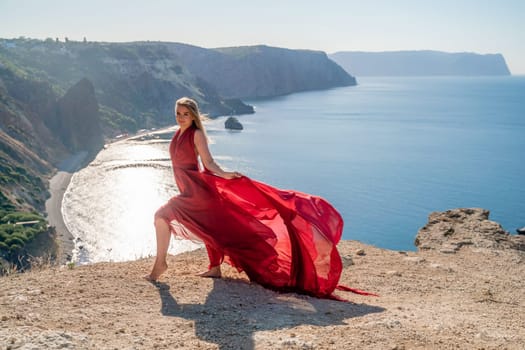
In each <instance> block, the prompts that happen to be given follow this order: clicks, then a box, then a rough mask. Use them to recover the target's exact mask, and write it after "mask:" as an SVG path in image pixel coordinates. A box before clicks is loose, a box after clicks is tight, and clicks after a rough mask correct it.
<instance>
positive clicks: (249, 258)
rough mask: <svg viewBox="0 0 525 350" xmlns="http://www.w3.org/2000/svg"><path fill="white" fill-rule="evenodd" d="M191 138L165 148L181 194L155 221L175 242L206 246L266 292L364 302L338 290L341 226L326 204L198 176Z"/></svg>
mask: <svg viewBox="0 0 525 350" xmlns="http://www.w3.org/2000/svg"><path fill="white" fill-rule="evenodd" d="M195 130H196V129H195V127H194V126H191V127H190V128H188V129H186V131H185V132H183V133H182V134H181V133H180V129H179V130H178V131H177V132H176V133H175V135H174V137H173V139H172V141H171V143H170V157H171V161H172V166H173V171H174V175H175V181H176V183H177V186H178V188H179V191H180V194H179V195H178V196H175V197H173V198H171V199H170V200H169V201H168V202H167V203H166V204H165V205H163V206H162V207H161V208H160V209H159V210H158V211H157V212H156V213H155V216H156V217H160V218H163V219H164V220H166V221H167V222H168V223H169V224H170V228H171V232H172V233H173V234H174V235H175V236H178V237H181V238H186V239H191V240H194V241H202V242H204V243H205V244H206V247H207V248H208V251H209V254H210V252H211V255H210V259H217V255H218V256H219V260H220V261H219V262H221V261H222V260H224V261H225V262H227V263H229V264H230V265H232V266H234V267H235V268H237V269H238V270H239V271H245V272H246V274H247V275H248V277H249V278H250V280H251V281H254V282H256V283H258V284H261V285H262V286H264V287H266V288H269V289H273V290H278V291H294V292H300V293H305V294H309V295H312V296H316V297H320V298H332V299H339V298H338V297H337V296H334V295H333V291H334V289H336V288H339V289H342V290H350V291H353V292H356V293H360V294H369V293H366V292H362V291H359V290H355V289H351V288H348V287H344V286H338V282H339V278H340V275H341V271H342V263H341V258H340V256H339V253H338V251H337V248H336V245H337V243H338V242H339V240H340V239H341V234H342V229H343V220H342V218H341V215H340V214H339V213H338V212H337V210H335V208H334V207H333V206H332V205H331V204H330V203H328V202H327V201H326V200H324V199H322V198H320V197H317V196H312V195H309V194H305V193H301V192H297V191H289V190H281V189H277V188H274V187H271V186H269V185H267V184H264V183H261V182H257V181H254V180H252V179H249V178H248V177H245V176H243V177H241V178H236V179H232V180H226V179H223V178H221V177H218V176H215V175H213V174H212V173H211V172H209V171H207V170H206V169H205V170H203V171H200V170H199V166H198V160H197V155H196V151H195V145H194V134H195ZM179 135H180V137H179ZM212 255H214V256H215V257H214V256H212Z"/></svg>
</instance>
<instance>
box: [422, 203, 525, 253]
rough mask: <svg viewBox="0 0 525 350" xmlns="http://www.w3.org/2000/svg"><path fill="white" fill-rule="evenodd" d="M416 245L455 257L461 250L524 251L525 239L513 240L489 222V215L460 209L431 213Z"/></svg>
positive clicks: (513, 238) (482, 210) (496, 225)
mask: <svg viewBox="0 0 525 350" xmlns="http://www.w3.org/2000/svg"><path fill="white" fill-rule="evenodd" d="M415 245H416V246H417V247H418V248H419V250H439V251H440V252H442V253H455V252H456V251H458V250H459V249H460V248H461V247H462V246H465V245H468V246H473V247H476V248H488V249H515V250H520V251H523V250H525V237H523V236H513V235H510V234H509V233H508V232H506V231H505V230H504V229H503V228H502V227H501V225H500V224H498V223H497V222H494V221H491V220H489V211H488V210H485V209H481V208H459V209H452V210H447V211H445V212H433V213H431V214H430V215H429V218H428V223H427V224H426V225H425V226H424V227H423V228H421V229H420V230H419V232H418V233H417V236H416V240H415Z"/></svg>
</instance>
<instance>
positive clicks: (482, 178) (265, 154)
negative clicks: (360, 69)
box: [62, 76, 525, 263]
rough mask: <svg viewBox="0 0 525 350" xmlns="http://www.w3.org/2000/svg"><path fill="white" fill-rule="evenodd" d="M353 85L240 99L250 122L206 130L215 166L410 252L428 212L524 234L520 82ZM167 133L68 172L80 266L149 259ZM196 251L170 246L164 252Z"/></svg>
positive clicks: (523, 81)
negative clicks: (318, 200) (476, 216)
mask: <svg viewBox="0 0 525 350" xmlns="http://www.w3.org/2000/svg"><path fill="white" fill-rule="evenodd" d="M357 80H358V85H356V86H350V87H342V88H334V89H329V90H322V91H309V92H301V93H295V94H290V95H286V96H281V97H276V98H271V99H259V100H249V101H245V102H246V103H248V104H251V105H253V106H254V107H255V111H256V113H255V114H251V115H241V116H238V117H237V118H238V119H239V121H240V122H241V123H242V124H243V126H244V129H243V130H242V131H229V130H226V129H225V128H224V121H225V120H226V118H227V117H226V116H225V117H219V118H215V119H210V120H208V121H207V122H206V124H205V125H206V128H207V134H208V137H209V142H210V149H211V152H212V154H213V155H214V158H215V160H216V161H217V162H218V163H219V164H221V165H222V166H223V168H225V169H228V170H237V171H240V172H242V173H243V174H245V175H247V176H249V177H251V178H253V179H256V180H259V181H263V182H266V183H268V184H270V185H272V186H275V187H279V188H283V189H293V190H297V191H300V192H306V193H310V194H314V195H317V196H321V197H323V198H325V199H327V200H328V201H329V202H330V203H332V204H333V206H334V207H335V208H337V209H338V210H339V212H340V213H341V215H342V217H343V219H344V221H345V225H344V232H343V239H347V240H359V241H361V242H364V243H367V244H372V245H375V246H378V247H381V248H387V249H393V250H403V251H410V250H415V249H416V247H415V246H414V239H415V237H416V234H417V232H418V230H419V229H420V228H421V227H423V226H424V225H425V224H426V223H427V220H428V215H429V214H430V213H431V212H434V211H445V210H448V209H453V208H459V207H479V208H485V209H488V210H490V219H491V220H494V221H497V222H499V223H500V224H501V225H502V226H503V228H504V229H506V230H507V231H509V232H511V233H512V232H515V230H516V229H517V228H519V227H523V226H525V180H524V179H525V76H503V77H366V78H365V77H362V78H359V77H358V79H357ZM175 130H176V129H175V127H173V128H170V129H168V130H163V131H162V132H158V133H157V134H154V135H153V134H150V135H146V136H147V137H137V138H135V139H131V140H122V141H117V142H114V143H111V144H108V146H107V147H106V148H105V149H103V150H102V151H101V152H100V153H99V154H98V156H97V157H96V159H95V160H94V161H93V162H92V163H91V164H89V166H87V167H85V168H83V169H82V170H80V171H78V172H77V173H75V174H74V176H73V178H72V180H71V183H70V185H69V186H68V188H67V191H66V193H65V196H64V200H63V203H62V212H63V215H64V220H65V223H66V225H67V227H68V228H69V230H70V231H71V232H72V234H73V235H74V236H75V246H76V248H75V252H74V253H75V254H74V255H75V259H76V261H77V262H79V263H92V262H98V261H125V260H134V259H137V258H141V257H147V256H151V255H155V232H154V228H153V214H154V212H155V210H156V209H157V208H158V207H159V206H160V205H162V204H163V203H164V202H166V201H167V200H168V199H169V198H170V197H171V196H174V195H176V194H177V193H178V192H177V188H176V186H175V184H174V179H173V175H172V170H171V167H170V161H169V155H168V144H169V139H170V138H171V136H172V135H173V132H174V131H175ZM198 247H199V245H198V244H195V243H192V242H188V241H181V240H175V239H173V240H172V242H171V246H170V253H172V254H177V253H180V252H183V251H187V250H191V249H195V248H198Z"/></svg>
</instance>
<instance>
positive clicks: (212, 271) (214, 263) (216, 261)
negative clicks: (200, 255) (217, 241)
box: [198, 244, 224, 277]
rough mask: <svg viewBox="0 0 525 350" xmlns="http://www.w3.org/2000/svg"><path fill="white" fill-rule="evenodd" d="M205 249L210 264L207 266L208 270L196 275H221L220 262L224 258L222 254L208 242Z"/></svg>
mask: <svg viewBox="0 0 525 350" xmlns="http://www.w3.org/2000/svg"><path fill="white" fill-rule="evenodd" d="M206 251H207V252H208V258H209V259H210V265H209V266H208V271H204V272H202V273H199V274H198V275H199V276H201V277H221V276H222V272H221V263H222V260H223V259H224V254H223V253H222V252H221V251H219V250H217V249H215V248H214V247H212V246H211V245H209V244H206Z"/></svg>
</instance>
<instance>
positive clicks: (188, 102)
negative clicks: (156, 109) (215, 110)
mask: <svg viewBox="0 0 525 350" xmlns="http://www.w3.org/2000/svg"><path fill="white" fill-rule="evenodd" d="M177 106H184V107H186V108H188V110H189V111H190V113H191V118H192V120H193V125H195V126H196V127H197V129H200V130H202V131H203V132H205V130H204V126H203V125H202V119H205V118H206V116H205V115H202V114H201V113H200V112H199V106H198V105H197V102H195V100H193V99H191V98H189V97H182V98H179V99H178V100H177V102H175V113H177Z"/></svg>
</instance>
